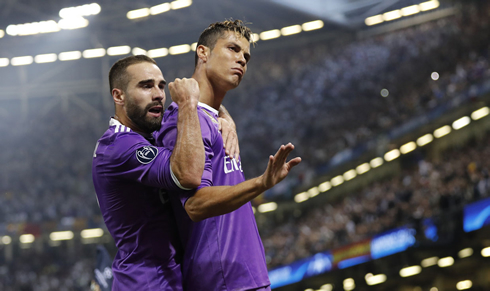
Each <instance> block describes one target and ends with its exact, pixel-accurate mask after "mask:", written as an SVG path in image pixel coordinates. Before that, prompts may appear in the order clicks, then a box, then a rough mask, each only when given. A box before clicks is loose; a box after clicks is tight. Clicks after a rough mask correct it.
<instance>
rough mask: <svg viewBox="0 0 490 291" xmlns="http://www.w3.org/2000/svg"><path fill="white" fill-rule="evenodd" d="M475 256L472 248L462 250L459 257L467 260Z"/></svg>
mask: <svg viewBox="0 0 490 291" xmlns="http://www.w3.org/2000/svg"><path fill="white" fill-rule="evenodd" d="M472 255H473V249H472V248H466V249H462V250H460V251H459V252H458V257H459V258H460V259H463V258H467V257H470V256H472Z"/></svg>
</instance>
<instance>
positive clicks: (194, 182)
mask: <svg viewBox="0 0 490 291" xmlns="http://www.w3.org/2000/svg"><path fill="white" fill-rule="evenodd" d="M179 182H180V185H182V187H184V188H187V189H195V188H197V187H199V185H201V176H196V175H186V176H184V177H182V179H179Z"/></svg>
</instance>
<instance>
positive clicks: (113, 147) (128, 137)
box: [99, 125, 151, 160]
mask: <svg viewBox="0 0 490 291" xmlns="http://www.w3.org/2000/svg"><path fill="white" fill-rule="evenodd" d="M101 146H103V147H105V149H104V150H105V156H106V158H107V159H108V160H120V159H126V156H127V155H128V154H131V155H132V154H134V152H135V151H138V149H140V148H141V149H143V148H144V147H148V146H151V144H150V143H149V142H148V141H147V140H146V139H145V138H144V137H143V136H141V135H140V134H139V133H136V132H134V131H132V130H131V129H130V128H129V127H127V126H124V125H115V126H111V127H110V128H109V129H108V130H107V131H106V134H104V136H103V138H102V139H101V140H99V147H101Z"/></svg>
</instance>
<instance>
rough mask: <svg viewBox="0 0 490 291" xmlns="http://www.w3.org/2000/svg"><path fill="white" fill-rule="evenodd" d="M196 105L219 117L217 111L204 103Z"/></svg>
mask: <svg viewBox="0 0 490 291" xmlns="http://www.w3.org/2000/svg"><path fill="white" fill-rule="evenodd" d="M197 105H199V106H201V107H202V108H205V109H206V110H208V111H211V112H212V113H214V114H216V115H217V116H218V115H219V114H218V110H216V109H214V108H213V107H211V106H209V105H207V104H205V103H202V102H199V103H198V104H197Z"/></svg>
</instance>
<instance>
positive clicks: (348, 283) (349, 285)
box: [344, 278, 356, 291]
mask: <svg viewBox="0 0 490 291" xmlns="http://www.w3.org/2000/svg"><path fill="white" fill-rule="evenodd" d="M354 288H356V282H355V281H354V279H352V278H347V279H345V280H344V290H346V291H350V290H354Z"/></svg>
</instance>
